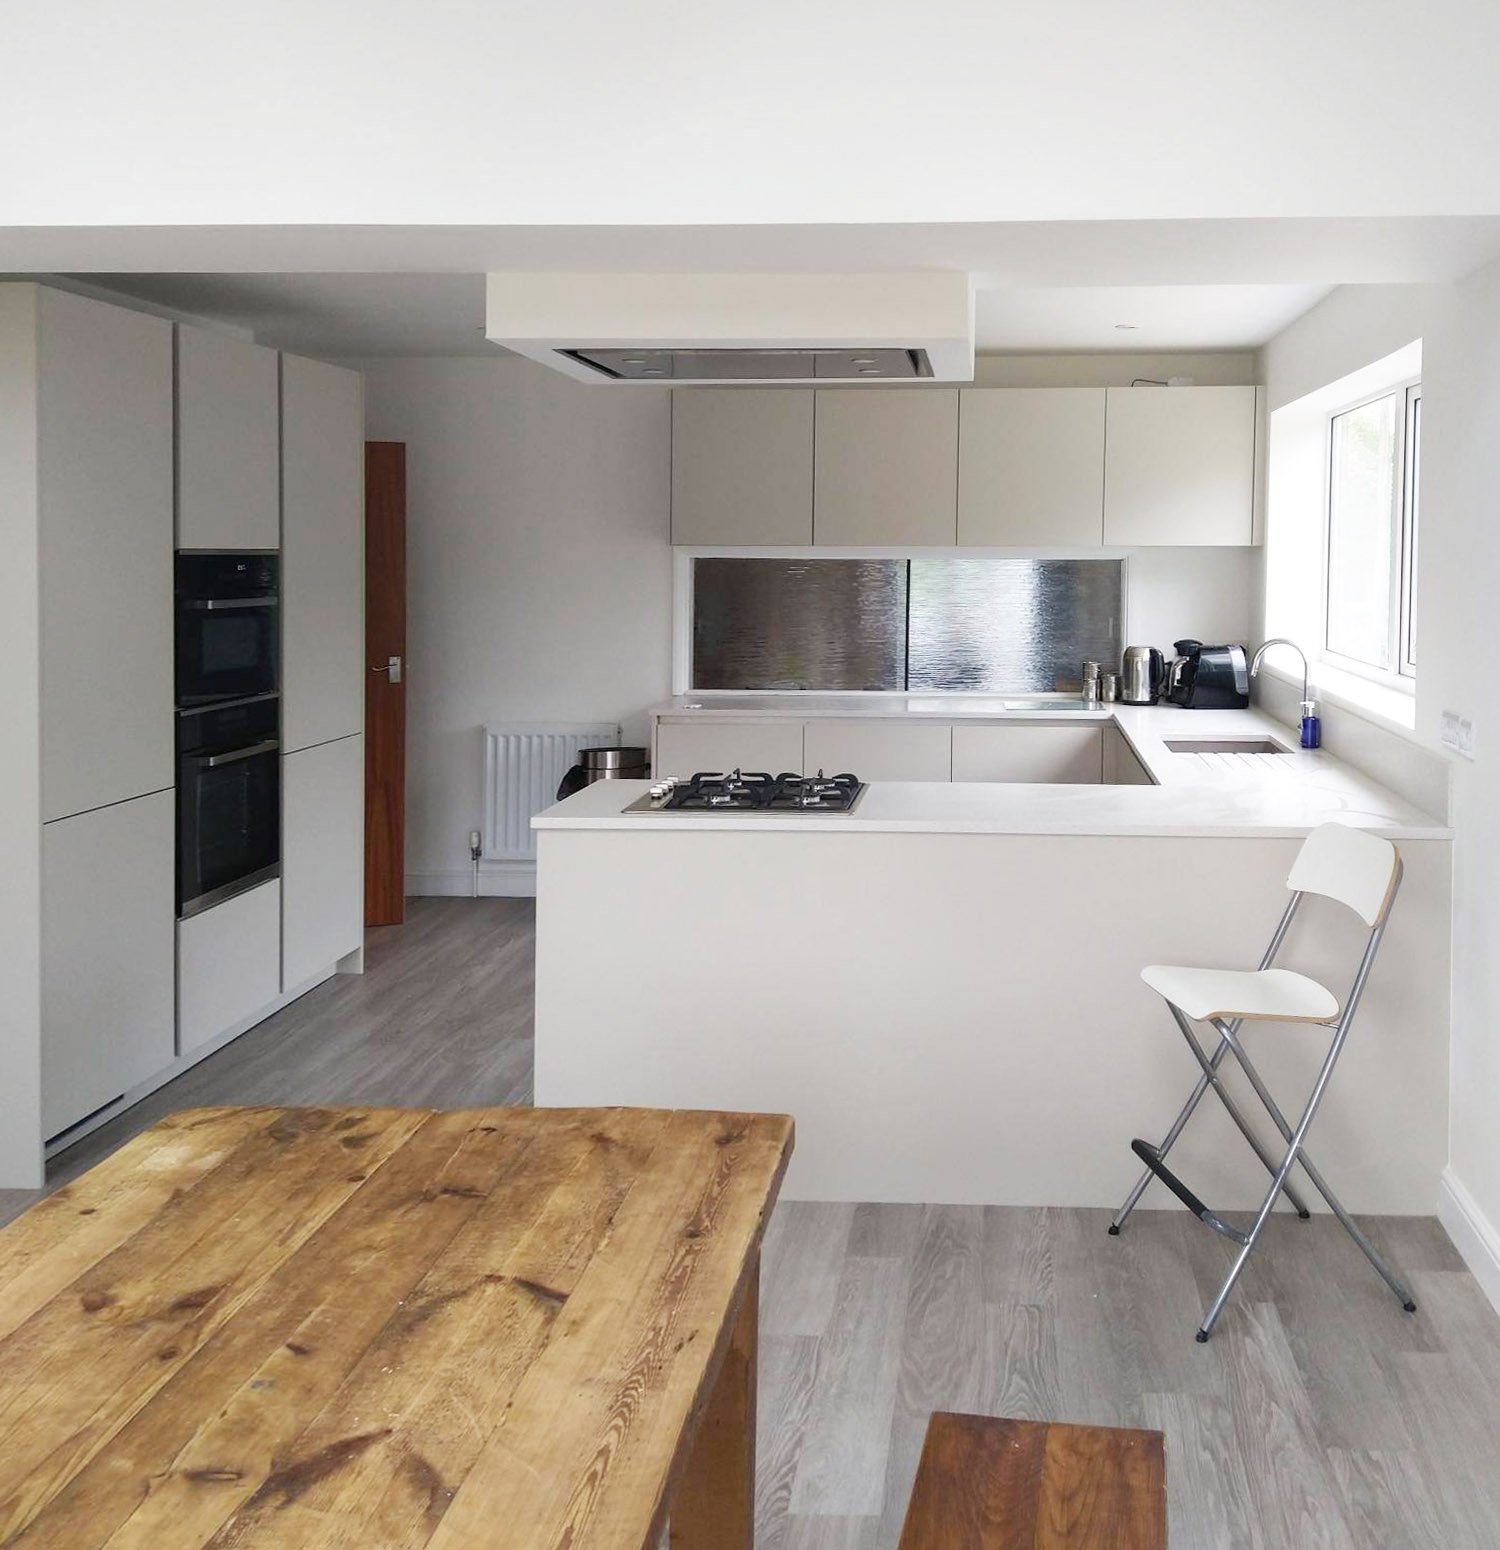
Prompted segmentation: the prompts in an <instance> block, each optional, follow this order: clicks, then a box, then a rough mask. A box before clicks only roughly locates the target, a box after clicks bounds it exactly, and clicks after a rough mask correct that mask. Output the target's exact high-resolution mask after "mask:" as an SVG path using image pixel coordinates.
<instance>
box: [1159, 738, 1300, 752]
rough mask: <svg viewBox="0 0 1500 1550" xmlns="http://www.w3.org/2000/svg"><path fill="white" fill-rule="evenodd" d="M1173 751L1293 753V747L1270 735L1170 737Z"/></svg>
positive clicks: (1170, 747) (1168, 739)
mask: <svg viewBox="0 0 1500 1550" xmlns="http://www.w3.org/2000/svg"><path fill="white" fill-rule="evenodd" d="M1164 741H1165V742H1166V745H1167V747H1168V749H1170V750H1171V752H1173V753H1291V752H1293V750H1292V749H1290V748H1287V747H1285V746H1284V745H1282V744H1281V743H1278V742H1277V741H1276V740H1275V739H1274V738H1270V737H1169V738H1166V739H1165V740H1164Z"/></svg>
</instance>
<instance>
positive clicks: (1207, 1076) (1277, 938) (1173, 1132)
mask: <svg viewBox="0 0 1500 1550" xmlns="http://www.w3.org/2000/svg"><path fill="white" fill-rule="evenodd" d="M1301 903H1302V895H1301V894H1298V893H1294V894H1293V895H1292V897H1291V899H1290V900H1289V901H1288V903H1287V907H1286V909H1285V910H1284V911H1283V912H1282V916H1281V919H1280V921H1279V922H1278V923H1277V926H1276V930H1275V932H1274V933H1273V934H1272V937H1271V941H1270V944H1269V945H1268V946H1267V948H1266V950H1265V952H1264V953H1263V954H1262V955H1261V960H1260V967H1261V968H1262V969H1267V968H1269V967H1270V966H1271V963H1272V962H1273V961H1274V959H1275V957H1276V954H1277V953H1278V952H1279V951H1280V950H1281V944H1282V943H1283V942H1284V941H1285V940H1286V934H1287V932H1288V930H1289V929H1290V928H1291V924H1292V921H1293V919H1294V918H1295V917H1296V914H1297V909H1298V907H1299V906H1300V904H1301ZM1168 1010H1169V1011H1170V1012H1171V1013H1172V1015H1173V1017H1175V1018H1176V1019H1177V1026H1178V1027H1179V1028H1180V1029H1181V1030H1182V1033H1183V1037H1184V1038H1186V1039H1187V1041H1188V1045H1189V1047H1190V1048H1191V1049H1192V1051H1193V1054H1194V1055H1195V1056H1197V1058H1198V1064H1199V1065H1200V1066H1202V1067H1203V1075H1202V1076H1201V1077H1199V1078H1198V1085H1197V1086H1196V1087H1194V1088H1193V1091H1192V1093H1191V1095H1190V1096H1189V1098H1188V1101H1187V1103H1186V1104H1185V1105H1184V1106H1183V1110H1182V1112H1181V1113H1180V1114H1179V1115H1178V1116H1177V1118H1176V1119H1175V1120H1173V1121H1172V1127H1171V1129H1170V1130H1168V1131H1167V1133H1166V1135H1165V1136H1164V1137H1163V1138H1162V1143H1161V1145H1160V1146H1158V1147H1157V1148H1156V1156H1157V1160H1158V1161H1160V1160H1161V1159H1162V1158H1164V1157H1165V1156H1166V1155H1167V1153H1168V1152H1170V1151H1171V1150H1172V1148H1173V1146H1174V1145H1175V1144H1176V1142H1177V1138H1178V1136H1180V1135H1181V1134H1182V1131H1183V1127H1184V1126H1185V1125H1186V1124H1187V1122H1188V1120H1189V1119H1191V1118H1192V1115H1193V1110H1194V1109H1196V1108H1197V1107H1198V1104H1199V1102H1200V1101H1201V1100H1202V1098H1203V1095H1204V1093H1206V1092H1207V1091H1208V1089H1209V1088H1210V1087H1212V1088H1213V1089H1214V1091H1215V1092H1216V1093H1217V1094H1218V1095H1219V1099H1220V1101H1221V1102H1222V1103H1223V1104H1224V1107H1225V1108H1226V1109H1228V1110H1229V1113H1230V1117H1231V1118H1232V1119H1233V1120H1234V1122H1235V1124H1236V1125H1238V1126H1239V1129H1240V1134H1241V1135H1243V1136H1244V1138H1245V1139H1246V1140H1247V1141H1248V1142H1249V1143H1250V1145H1251V1146H1252V1147H1254V1149H1255V1154H1256V1156H1257V1157H1259V1158H1260V1160H1261V1162H1262V1163H1263V1164H1264V1165H1265V1167H1266V1171H1267V1172H1269V1173H1275V1171H1276V1164H1275V1162H1274V1161H1273V1160H1272V1159H1271V1156H1270V1154H1269V1153H1268V1152H1267V1151H1266V1150H1265V1148H1264V1147H1262V1146H1261V1144H1260V1141H1259V1140H1258V1139H1257V1137H1256V1136H1255V1135H1254V1134H1253V1133H1252V1132H1251V1130H1250V1128H1249V1126H1248V1125H1247V1124H1246V1123H1245V1120H1244V1119H1243V1117H1242V1116H1241V1114H1240V1112H1239V1110H1238V1109H1237V1108H1236V1107H1235V1105H1234V1103H1233V1101H1232V1100H1231V1099H1230V1097H1229V1095H1228V1094H1227V1093H1226V1092H1225V1091H1224V1088H1223V1087H1222V1086H1221V1085H1220V1083H1219V1081H1218V1070H1219V1066H1220V1064H1221V1063H1222V1062H1223V1059H1224V1056H1225V1055H1226V1054H1228V1052H1229V1050H1230V1048H1231V1045H1230V1042H1229V1041H1228V1040H1226V1039H1224V1037H1223V1029H1222V1028H1220V1030H1219V1032H1220V1042H1219V1047H1218V1048H1217V1049H1216V1050H1215V1051H1214V1053H1213V1055H1212V1057H1209V1056H1206V1055H1204V1054H1203V1052H1202V1050H1201V1048H1200V1047H1199V1044H1198V1041H1197V1039H1195V1038H1194V1037H1193V1033H1192V1029H1191V1028H1190V1027H1189V1025H1188V1023H1187V1022H1186V1021H1185V1020H1184V1018H1183V1016H1182V1014H1181V1013H1180V1012H1179V1011H1178V1010H1177V1008H1176V1007H1175V1006H1172V1005H1171V1004H1170V1003H1168ZM1233 1026H1234V1027H1235V1028H1236V1029H1238V1028H1239V1023H1238V1022H1236V1023H1235V1024H1234V1025H1233ZM1155 1177H1156V1174H1155V1172H1154V1170H1153V1169H1151V1168H1147V1169H1146V1170H1145V1172H1143V1173H1142V1174H1141V1176H1140V1178H1139V1179H1137V1180H1136V1182H1135V1187H1134V1188H1133V1189H1132V1190H1131V1191H1130V1193H1129V1194H1128V1195H1127V1196H1126V1197H1125V1203H1124V1205H1122V1206H1121V1207H1120V1209H1119V1210H1118V1211H1116V1212H1115V1215H1114V1220H1113V1221H1111V1222H1110V1224H1109V1232H1110V1236H1111V1237H1118V1236H1119V1234H1120V1229H1121V1228H1122V1227H1123V1226H1124V1225H1125V1223H1126V1222H1127V1221H1128V1220H1129V1219H1130V1213H1131V1212H1132V1211H1134V1210H1135V1208H1136V1206H1137V1205H1138V1204H1139V1202H1140V1198H1141V1196H1142V1195H1144V1194H1145V1193H1146V1186H1147V1185H1148V1184H1150V1182H1151V1180H1152V1179H1153V1178H1155ZM1285 1193H1286V1198H1287V1199H1288V1200H1289V1201H1291V1203H1292V1205H1293V1206H1294V1207H1295V1208H1296V1211H1297V1215H1298V1216H1300V1217H1301V1218H1302V1220H1303V1221H1306V1220H1307V1218H1308V1210H1307V1207H1306V1206H1305V1205H1303V1203H1302V1201H1301V1200H1300V1199H1299V1198H1298V1197H1297V1194H1296V1192H1295V1191H1293V1190H1291V1189H1288V1190H1286V1191H1285Z"/></svg>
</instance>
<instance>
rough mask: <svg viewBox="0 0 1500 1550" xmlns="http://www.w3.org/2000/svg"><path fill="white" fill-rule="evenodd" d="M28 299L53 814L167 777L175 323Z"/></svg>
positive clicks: (63, 295)
mask: <svg viewBox="0 0 1500 1550" xmlns="http://www.w3.org/2000/svg"><path fill="white" fill-rule="evenodd" d="M34 294H35V296H36V305H37V309H38V310H37V358H36V366H35V371H36V376H35V384H34V388H35V392H36V403H37V412H38V420H39V425H40V433H39V437H38V447H37V468H36V477H37V503H38V509H39V511H40V513H41V519H40V532H39V543H40V557H41V691H42V692H41V700H42V816H43V818H44V819H49V820H50V819H54V818H65V817H68V816H69V815H70V814H73V813H81V812H83V811H85V810H86V809H89V808H95V807H103V806H105V805H106V804H107V803H111V802H123V801H125V800H126V799H128V798H130V797H138V796H143V795H144V794H145V793H147V792H150V791H161V790H164V789H165V788H167V787H168V786H170V785H171V784H172V779H173V757H174V755H173V727H174V722H173V714H172V709H173V695H172V325H171V324H170V323H166V322H163V321H162V320H161V319H160V318H153V317H147V316H145V315H144V314H143V313H139V312H129V311H126V310H125V309H123V308H121V307H112V306H108V305H106V304H105V303H103V302H99V301H93V300H90V299H89V298H87V297H83V296H74V295H71V294H69V293H68V292H65V291H54V290H50V289H46V288H38V289H37V290H36V291H35V293H34Z"/></svg>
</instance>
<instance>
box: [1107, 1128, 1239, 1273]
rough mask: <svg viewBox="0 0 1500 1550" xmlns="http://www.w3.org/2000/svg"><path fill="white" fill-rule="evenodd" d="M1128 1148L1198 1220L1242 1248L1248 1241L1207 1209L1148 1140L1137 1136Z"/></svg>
mask: <svg viewBox="0 0 1500 1550" xmlns="http://www.w3.org/2000/svg"><path fill="white" fill-rule="evenodd" d="M1130 1150H1131V1151H1132V1152H1134V1153H1135V1155H1136V1156H1137V1157H1139V1158H1140V1160H1141V1161H1142V1162H1143V1163H1145V1165H1146V1166H1147V1167H1148V1168H1149V1169H1150V1170H1151V1171H1152V1173H1154V1174H1155V1175H1156V1177H1157V1178H1159V1179H1160V1180H1161V1181H1162V1183H1163V1184H1165V1185H1166V1186H1167V1188H1168V1189H1169V1190H1171V1191H1172V1193H1173V1194H1174V1195H1176V1196H1177V1198H1178V1199H1179V1200H1180V1201H1181V1202H1182V1203H1183V1205H1185V1206H1186V1207H1187V1208H1188V1210H1189V1211H1191V1212H1192V1213H1193V1215H1194V1216H1196V1217H1197V1218H1198V1220H1199V1221H1200V1222H1203V1223H1204V1224H1205V1225H1207V1226H1209V1227H1212V1228H1213V1230H1214V1231H1215V1232H1216V1233H1218V1234H1219V1235H1220V1236H1221V1237H1224V1238H1228V1239H1229V1240H1230V1242H1231V1243H1238V1244H1239V1245H1240V1246H1241V1247H1242V1248H1243V1247H1244V1245H1245V1244H1246V1243H1247V1242H1248V1241H1249V1239H1248V1237H1247V1235H1246V1234H1245V1233H1242V1232H1240V1231H1239V1230H1238V1229H1237V1228H1234V1227H1231V1226H1230V1225H1229V1223H1228V1222H1226V1221H1224V1220H1223V1218H1222V1217H1220V1216H1218V1215H1216V1214H1215V1213H1214V1212H1213V1211H1211V1210H1209V1208H1208V1207H1207V1206H1206V1205H1204V1204H1203V1202H1202V1201H1201V1200H1199V1198H1198V1197H1197V1196H1196V1195H1195V1194H1194V1193H1193V1192H1192V1190H1190V1189H1189V1188H1188V1187H1187V1185H1186V1184H1184V1183H1183V1181H1182V1180H1181V1179H1179V1178H1178V1177H1177V1175H1176V1174H1175V1173H1173V1172H1172V1170H1171V1169H1170V1168H1169V1167H1167V1165H1166V1164H1165V1163H1164V1162H1163V1161H1162V1160H1161V1153H1160V1152H1159V1151H1158V1150H1157V1148H1156V1147H1154V1146H1152V1144H1151V1143H1150V1142H1149V1141H1142V1140H1141V1139H1140V1138H1139V1137H1137V1138H1136V1139H1135V1140H1134V1141H1132V1142H1131V1143H1130Z"/></svg>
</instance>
